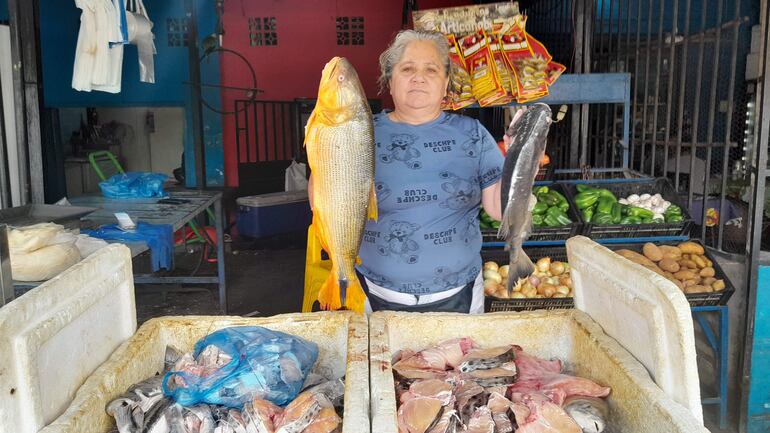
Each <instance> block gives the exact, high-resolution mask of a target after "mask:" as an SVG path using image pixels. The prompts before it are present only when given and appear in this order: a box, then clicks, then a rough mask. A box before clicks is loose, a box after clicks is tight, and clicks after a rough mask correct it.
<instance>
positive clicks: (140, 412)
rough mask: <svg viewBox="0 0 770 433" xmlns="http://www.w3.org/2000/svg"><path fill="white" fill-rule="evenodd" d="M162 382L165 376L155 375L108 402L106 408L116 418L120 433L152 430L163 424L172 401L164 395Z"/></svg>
mask: <svg viewBox="0 0 770 433" xmlns="http://www.w3.org/2000/svg"><path fill="white" fill-rule="evenodd" d="M162 382H163V376H161V375H156V376H153V377H151V378H149V379H147V380H144V381H142V382H139V383H137V384H135V385H133V386H131V387H130V388H129V389H128V391H126V392H125V393H124V394H121V395H120V396H118V397H117V398H115V399H114V400H112V401H111V402H110V403H108V404H107V406H106V408H105V410H106V412H107V414H108V415H110V416H112V417H113V418H115V423H116V425H117V428H118V431H119V432H120V433H139V432H152V431H153V429H154V428H156V425H160V426H162V425H163V423H164V422H165V421H164V416H163V414H164V412H165V410H166V409H167V408H168V407H169V406H170V405H171V404H172V402H171V400H169V399H168V398H166V397H165V396H164V395H163V390H162V389H161V384H162ZM155 431H158V430H155Z"/></svg>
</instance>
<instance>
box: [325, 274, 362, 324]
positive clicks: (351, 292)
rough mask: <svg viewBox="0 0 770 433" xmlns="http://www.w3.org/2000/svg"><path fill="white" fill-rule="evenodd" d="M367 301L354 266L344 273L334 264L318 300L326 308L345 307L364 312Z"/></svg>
mask: <svg viewBox="0 0 770 433" xmlns="http://www.w3.org/2000/svg"><path fill="white" fill-rule="evenodd" d="M365 301H366V295H365V294H364V289H363V288H362V287H361V281H359V280H358V276H357V275H356V272H355V269H354V268H353V267H352V266H351V267H350V269H348V270H347V271H346V272H345V273H344V274H342V275H341V274H340V272H339V270H338V269H337V267H336V266H333V267H332V271H331V272H330V273H329V276H328V277H327V279H326V281H325V282H324V284H323V285H322V286H321V290H320V291H319V292H318V302H319V304H321V308H322V309H324V310H339V309H345V310H352V311H356V312H359V313H363V312H364V302H365Z"/></svg>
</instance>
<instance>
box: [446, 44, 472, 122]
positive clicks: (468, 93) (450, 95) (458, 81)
mask: <svg viewBox="0 0 770 433" xmlns="http://www.w3.org/2000/svg"><path fill="white" fill-rule="evenodd" d="M447 41H448V42H449V60H450V61H449V68H450V77H451V78H450V82H449V91H448V92H447V97H446V99H445V100H444V102H443V103H442V105H441V109H442V110H459V109H461V108H465V107H467V106H469V105H472V104H473V103H474V102H476V99H475V98H474V97H473V93H472V85H471V76H470V75H469V74H468V70H467V68H466V65H465V61H464V60H463V58H462V56H461V55H460V49H459V48H458V47H457V39H456V38H455V35H453V34H450V35H447Z"/></svg>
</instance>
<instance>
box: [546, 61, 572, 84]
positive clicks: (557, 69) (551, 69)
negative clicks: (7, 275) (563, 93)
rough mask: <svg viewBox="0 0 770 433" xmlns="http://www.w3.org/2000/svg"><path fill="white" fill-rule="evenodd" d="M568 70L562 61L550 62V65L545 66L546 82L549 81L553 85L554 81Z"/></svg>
mask: <svg viewBox="0 0 770 433" xmlns="http://www.w3.org/2000/svg"><path fill="white" fill-rule="evenodd" d="M566 70H567V67H566V66H564V65H562V64H561V63H556V62H554V61H550V62H548V66H546V68H545V82H546V83H548V85H549V86H552V85H553V83H555V82H556V79H557V78H559V76H561V74H563V73H564V71H566Z"/></svg>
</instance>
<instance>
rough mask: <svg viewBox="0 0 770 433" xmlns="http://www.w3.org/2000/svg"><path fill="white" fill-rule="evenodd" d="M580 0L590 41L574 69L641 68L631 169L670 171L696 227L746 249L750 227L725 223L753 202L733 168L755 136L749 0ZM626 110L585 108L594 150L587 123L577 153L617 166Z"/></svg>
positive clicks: (635, 88)
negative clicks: (744, 199)
mask: <svg viewBox="0 0 770 433" xmlns="http://www.w3.org/2000/svg"><path fill="white" fill-rule="evenodd" d="M539 3H541V2H537V3H536V4H539ZM545 3H548V2H545ZM574 4H575V6H576V7H578V8H583V9H582V10H580V9H579V10H577V11H575V12H576V13H575V17H574V21H575V22H576V23H577V26H576V30H579V29H580V28H581V25H582V28H583V29H585V31H587V32H589V33H590V35H586V37H585V39H584V40H583V41H580V38H581V35H576V39H578V40H577V41H576V45H577V46H581V45H580V43H581V42H582V46H583V47H587V49H586V52H583V53H580V52H579V51H580V50H578V54H579V56H578V58H576V59H575V60H576V62H575V63H574V64H573V67H574V70H575V71H577V72H591V73H608V72H629V73H631V74H632V80H633V82H632V109H631V125H632V126H631V131H630V134H631V138H630V143H629V146H630V154H629V156H630V161H629V168H631V169H633V170H636V171H639V172H641V173H644V174H647V175H650V176H653V177H661V176H663V177H668V178H670V179H671V180H672V182H673V183H674V185H675V187H676V189H677V192H678V193H679V194H680V196H681V197H682V198H683V199H684V200H683V201H684V203H686V205H687V206H688V208H689V209H690V211H691V212H690V213H691V214H693V215H694V217H695V219H696V225H697V233H694V235H697V236H698V237H700V238H701V240H702V241H703V242H704V243H705V244H707V245H709V246H712V247H715V248H718V249H724V250H728V251H730V252H734V253H740V252H742V250H743V245H745V237H743V238H742V236H743V235H744V234H743V233H740V230H738V232H739V233H738V234H736V233H735V231H736V229H734V228H733V229H731V230H730V231H728V234H726V233H725V223H726V222H727V221H728V220H730V219H731V218H736V213H738V212H742V211H740V209H742V208H743V205H741V200H740V194H738V193H737V192H736V193H733V188H734V184H735V183H736V182H737V183H740V182H738V181H736V180H735V179H734V178H735V177H736V176H737V175H735V174H733V173H731V172H730V169H731V167H732V166H733V164H734V163H735V162H736V161H737V160H740V158H741V156H743V155H742V147H741V146H742V144H741V145H738V144H737V143H743V140H744V138H745V134H744V127H743V120H744V117H743V116H742V114H743V112H744V111H745V109H746V107H744V106H741V104H739V103H737V102H738V101H742V100H745V99H746V95H747V88H748V85H749V84H750V83H747V82H746V81H745V80H744V78H743V77H742V76H741V74H742V66H741V65H742V63H740V62H741V61H742V59H745V56H746V55H747V54H748V52H749V46H748V43H746V40H747V39H748V38H747V37H745V36H747V35H748V34H749V33H750V26H749V25H748V23H749V22H750V21H751V20H750V19H749V18H748V17H746V16H743V14H747V13H748V11H749V10H750V8H748V7H747V4H746V2H745V1H740V0H733V1H732V2H730V3H727V2H726V1H725V0H706V1H703V2H697V1H693V0H603V1H602V2H598V3H595V2H589V3H585V2H575V3H574ZM530 9H532V10H533V11H534V10H536V7H535V6H530ZM533 13H534V12H533ZM583 21H585V23H583ZM531 31H533V32H537V31H538V29H531ZM742 36H744V37H742ZM591 41H593V43H591ZM587 59H589V60H590V62H588V65H589V66H590V67H587V66H586V64H587V63H586V60H587ZM578 60H579V61H580V64H578V63H577V61H578ZM620 116H621V113H620V111H619V110H617V107H613V106H611V105H606V106H596V107H592V108H591V110H590V114H589V117H590V119H585V118H582V116H579V117H581V119H580V120H581V122H583V124H582V125H581V126H585V122H587V124H588V135H587V137H588V140H587V146H588V149H585V150H584V149H582V147H583V146H584V143H586V142H584V141H583V140H581V138H582V134H583V131H584V130H583V129H582V128H581V134H580V135H579V136H577V137H576V136H575V133H574V132H573V135H572V137H573V141H572V143H571V146H570V150H569V153H570V154H572V155H574V154H575V152H576V151H577V149H575V148H576V147H578V148H581V150H583V152H581V153H579V155H583V156H586V155H587V156H588V158H587V159H581V163H588V164H590V165H591V166H592V167H595V168H598V167H604V168H613V167H617V158H616V153H615V152H616V146H617V143H618V142H620V137H618V128H617V125H618V124H620V122H621V120H622V119H621V118H620ZM575 139H577V141H575ZM586 150H587V152H586ZM565 168H566V167H565ZM743 217H744V218H745V217H746V215H743ZM744 226H745V225H744ZM730 232H732V233H730ZM728 236H729V237H730V239H727V237H728Z"/></svg>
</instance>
